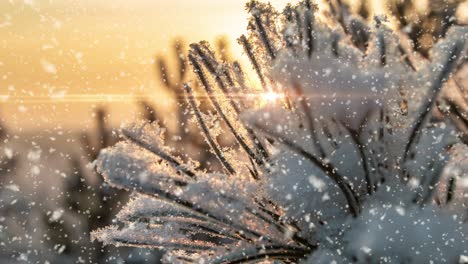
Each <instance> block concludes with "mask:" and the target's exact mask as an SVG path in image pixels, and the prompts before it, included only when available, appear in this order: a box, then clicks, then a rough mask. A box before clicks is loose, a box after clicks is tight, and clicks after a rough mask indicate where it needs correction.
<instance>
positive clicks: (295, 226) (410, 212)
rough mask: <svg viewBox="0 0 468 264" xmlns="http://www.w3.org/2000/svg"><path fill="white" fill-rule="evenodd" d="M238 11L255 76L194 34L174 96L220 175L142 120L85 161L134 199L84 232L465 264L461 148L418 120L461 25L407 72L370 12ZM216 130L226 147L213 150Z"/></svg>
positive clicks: (173, 250)
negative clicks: (205, 106)
mask: <svg viewBox="0 0 468 264" xmlns="http://www.w3.org/2000/svg"><path fill="white" fill-rule="evenodd" d="M247 10H248V11H249V12H250V13H251V18H250V20H249V34H248V36H242V37H240V38H239V42H240V44H241V45H242V46H243V48H244V50H245V53H246V55H247V57H248V58H249V60H250V61H251V64H252V67H253V71H254V72H255V74H256V75H257V77H258V78H259V80H260V84H261V85H260V87H249V84H248V83H247V82H245V80H246V78H245V74H244V72H243V70H242V68H241V67H240V64H239V63H238V62H233V63H227V62H222V61H220V60H219V59H218V58H217V56H216V54H215V53H214V52H213V51H212V49H211V48H210V46H209V44H208V43H206V42H201V43H198V44H193V45H191V50H190V53H189V61H190V63H191V66H192V69H193V70H194V73H195V75H196V76H197V77H198V81H199V82H200V84H201V86H202V88H203V91H204V92H205V94H204V95H199V94H196V93H195V92H194V91H193V90H192V88H191V84H190V83H187V84H186V85H185V92H186V99H187V102H188V105H189V106H190V107H191V108H190V109H191V112H192V113H193V115H194V116H195V120H196V122H197V123H198V125H199V127H200V131H201V133H202V134H203V136H204V138H205V139H206V142H207V145H208V146H209V147H210V151H211V152H212V153H213V154H214V155H215V156H216V157H217V158H218V160H219V161H220V163H221V164H222V165H223V167H222V171H215V170H208V171H207V170H201V169H199V168H198V163H197V162H190V163H189V164H185V162H183V161H182V160H183V159H181V158H180V157H177V155H175V154H173V151H172V150H171V149H170V148H168V147H165V146H164V139H163V133H162V129H161V128H160V127H159V126H158V124H157V123H152V124H144V123H136V124H134V125H130V126H129V127H127V128H124V129H123V131H122V132H123V135H124V137H125V140H124V141H123V142H121V143H118V144H117V145H116V146H114V147H113V148H110V149H108V150H105V151H103V152H102V153H101V155H100V156H99V158H98V160H97V162H96V167H97V169H98V171H99V172H100V173H102V175H103V176H104V177H105V179H106V181H107V182H108V183H110V184H111V185H113V186H115V187H118V188H124V189H128V190H132V191H134V195H133V196H134V197H133V198H132V200H131V201H130V202H129V203H128V204H127V206H126V207H125V208H124V209H123V210H122V212H121V213H120V214H119V215H118V216H117V223H118V225H115V226H110V227H107V228H104V229H102V230H97V231H95V232H94V234H93V237H94V238H95V239H98V240H100V241H103V242H104V243H106V244H114V245H117V246H139V247H157V248H163V249H165V250H167V254H166V256H165V261H167V262H168V263H246V262H260V261H266V262H273V261H279V262H281V261H282V262H283V263H291V262H292V263H297V262H303V263H333V261H335V262H336V263H349V262H357V263H380V262H388V263H401V262H405V263H427V262H431V261H432V262H435V263H445V262H446V263H457V262H459V263H465V262H464V261H466V258H467V257H466V256H467V255H468V240H467V239H468V238H467V237H466V236H467V235H468V221H467V219H468V214H467V209H468V203H467V202H468V200H467V192H466V191H467V188H468V184H467V182H468V179H467V178H468V176H467V173H468V171H467V166H468V165H467V164H468V156H467V153H468V151H467V150H468V148H467V146H466V145H464V144H463V143H462V142H461V141H460V139H459V138H458V131H457V129H456V128H455V126H454V125H453V124H452V122H451V121H450V120H449V119H442V120H441V119H438V120H435V121H434V119H433V118H432V115H433V114H434V112H435V111H436V109H435V102H436V100H437V99H438V97H439V94H440V92H441V90H442V89H444V88H445V87H446V86H448V85H452V84H451V82H449V80H450V78H451V76H452V74H453V73H454V72H455V71H456V70H457V69H459V68H460V67H459V65H460V64H461V63H465V62H466V56H467V55H466V54H467V47H468V45H467V43H466V39H467V36H468V29H467V28H466V27H452V28H451V29H450V30H449V31H448V33H447V36H446V37H445V38H444V39H442V40H441V41H439V42H438V43H437V44H436V45H435V46H434V48H433V49H432V50H431V57H430V59H429V60H425V61H419V62H418V63H417V64H418V67H415V66H414V65H415V62H412V61H411V58H412V56H410V55H411V54H412V53H413V50H411V49H408V48H405V47H403V46H402V45H401V43H400V42H401V41H400V40H401V34H403V33H402V32H398V31H393V30H391V29H390V28H389V27H387V26H386V21H385V19H384V18H382V17H376V18H375V19H374V21H373V22H372V23H370V24H367V23H366V22H365V21H363V20H361V19H360V18H357V17H354V16H352V15H348V14H347V13H343V15H342V16H341V17H339V19H340V21H338V22H336V21H335V22H336V23H331V22H330V21H333V20H334V19H336V17H324V16H323V15H322V14H321V13H320V10H318V9H317V8H316V7H315V6H314V5H313V4H312V3H310V1H302V2H301V3H299V4H297V5H295V6H292V5H288V6H287V7H286V9H285V11H284V12H283V13H279V12H277V11H275V10H273V8H272V7H271V6H270V5H267V4H263V3H260V2H258V1H250V2H249V3H248V5H247ZM347 25H352V26H347ZM351 28H352V30H351ZM358 28H361V29H362V30H358ZM272 93H274V94H275V95H277V96H275V98H276V101H274V102H272V101H268V102H267V103H265V101H264V99H262V98H263V97H264V96H263V95H271V94H272ZM252 95H253V96H252ZM199 96H200V97H199ZM199 98H208V102H209V103H210V104H212V105H213V107H214V110H215V116H214V117H215V118H218V119H219V120H220V121H222V122H223V125H225V127H226V129H225V130H223V131H221V132H220V131H213V130H214V129H213V127H211V126H208V125H207V124H208V123H211V122H212V120H210V119H211V118H213V116H208V115H205V114H203V113H201V111H200V109H199V104H200V100H199ZM252 98H253V99H252ZM252 100H253V101H252ZM259 105H260V106H261V107H259ZM220 133H230V134H231V135H232V136H233V137H234V138H235V140H236V144H235V145H233V146H232V147H230V148H223V147H221V146H220V145H219V144H218V140H219V137H218V136H219V134H220ZM276 263H277V262H276Z"/></svg>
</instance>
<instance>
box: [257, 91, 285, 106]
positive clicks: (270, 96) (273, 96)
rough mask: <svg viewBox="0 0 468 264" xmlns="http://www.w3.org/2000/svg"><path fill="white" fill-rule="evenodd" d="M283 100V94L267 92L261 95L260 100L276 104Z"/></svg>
mask: <svg viewBox="0 0 468 264" xmlns="http://www.w3.org/2000/svg"><path fill="white" fill-rule="evenodd" d="M283 98H284V94H282V93H275V92H267V93H263V94H262V99H263V100H264V101H265V102H267V103H276V102H278V101H279V100H281V99H283Z"/></svg>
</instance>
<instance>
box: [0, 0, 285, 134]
mask: <svg viewBox="0 0 468 264" xmlns="http://www.w3.org/2000/svg"><path fill="white" fill-rule="evenodd" d="M271 2H272V3H273V4H274V5H276V6H278V7H282V6H284V4H285V2H286V0H274V1H271ZM244 4H245V1H242V0H2V1H0V74H1V78H0V111H1V116H2V119H3V120H6V122H7V123H8V125H9V127H10V129H16V130H20V129H26V130H30V129H37V128H41V129H43V128H47V127H57V126H65V127H68V126H71V125H74V126H80V127H82V126H83V124H85V123H86V122H85V121H86V120H87V119H88V117H89V116H90V113H91V108H90V107H92V106H93V105H99V104H100V102H99V101H101V100H103V98H105V97H106V95H111V94H117V95H125V94H135V95H148V94H149V95H151V96H153V97H159V100H158V102H157V103H158V104H159V105H165V104H168V103H167V102H165V100H164V99H165V98H164V96H163V95H161V92H160V91H159V90H158V88H157V87H158V86H159V83H158V81H157V77H156V75H155V71H154V67H153V63H154V58H155V55H156V54H165V53H166V52H167V53H169V52H168V49H169V48H170V45H171V42H172V41H173V39H174V38H176V37H183V38H184V39H185V40H186V42H187V43H190V42H195V41H199V40H203V39H206V40H210V41H213V40H214V39H216V37H217V36H220V35H225V36H227V37H228V38H229V39H230V40H231V41H232V40H235V38H237V37H238V36H240V35H241V34H242V33H244V30H245V28H246V17H247V15H246V13H245V11H244ZM232 48H233V50H234V52H235V53H237V54H240V49H239V48H238V47H237V45H236V44H233V45H232ZM169 55H172V53H169V54H168V56H169ZM160 95H161V96H160ZM112 98H114V99H116V100H124V101H127V100H128V103H126V104H122V103H113V104H111V111H112V112H113V113H114V114H113V115H112V116H113V119H114V120H123V119H127V118H131V117H132V116H133V114H134V113H133V112H132V109H133V104H134V99H133V98H128V99H126V98H125V96H114V97H112ZM58 99H59V100H58ZM59 101H60V102H59ZM153 101H154V100H153ZM122 109H125V111H122Z"/></svg>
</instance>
